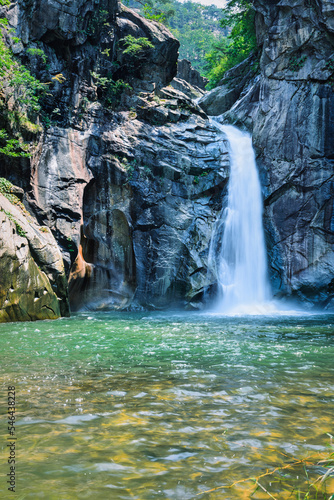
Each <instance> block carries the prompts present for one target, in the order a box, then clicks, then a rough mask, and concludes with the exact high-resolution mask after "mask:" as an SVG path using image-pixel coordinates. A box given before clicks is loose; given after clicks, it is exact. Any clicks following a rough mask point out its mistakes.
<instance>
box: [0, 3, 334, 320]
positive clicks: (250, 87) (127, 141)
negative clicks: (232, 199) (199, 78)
mask: <svg viewBox="0 0 334 500" xmlns="http://www.w3.org/2000/svg"><path fill="white" fill-rule="evenodd" d="M254 8H255V9H256V26H257V37H258V43H259V46H260V53H261V57H260V61H257V59H256V56H255V55H252V56H251V57H250V58H249V59H248V60H247V61H245V62H243V63H241V65H239V66H237V67H236V68H234V69H232V70H231V71H230V72H229V73H228V74H226V75H225V77H224V79H223V81H222V82H221V85H220V86H219V87H218V88H217V89H215V90H214V91H212V92H211V93H209V94H207V95H206V96H204V97H203V98H202V99H201V101H200V102H201V106H202V108H203V109H204V110H205V111H206V112H208V113H209V114H213V115H221V114H222V113H223V115H222V118H221V119H222V120H225V121H230V122H234V123H236V124H239V125H240V126H242V127H246V128H248V129H250V130H251V131H252V133H253V138H254V145H255V148H256V152H257V159H258V165H259V168H260V172H261V178H262V184H263V190H264V198H265V227H266V237H267V247H268V251H269V262H270V271H271V281H272V284H273V289H274V292H275V294H276V295H278V296H280V295H281V296H284V295H287V296H291V295H292V296H296V297H298V298H300V299H301V300H303V301H308V302H309V303H310V304H317V305H321V306H322V307H331V305H332V302H331V301H332V297H333V293H334V285H333V270H334V259H333V253H332V244H333V238H334V222H333V214H332V213H333V180H332V178H333V158H334V154H333V153H334V152H333V144H332V141H331V137H332V136H333V126H334V125H333V78H334V76H333V74H334V62H333V60H334V59H333V43H334V42H333V30H334V8H333V5H332V2H330V1H325V0H324V1H320V0H299V1H298V0H290V1H286V0H281V1H278V0H277V1H275V0H273V1H271V2H262V1H260V0H254ZM0 16H6V17H7V19H8V20H9V28H11V29H7V31H6V34H5V40H6V44H7V45H10V46H11V47H12V50H13V52H15V54H16V55H17V58H18V60H20V61H21V62H22V63H24V64H26V65H27V66H28V67H29V68H30V70H31V71H32V72H33V73H34V75H35V76H36V77H38V78H39V80H41V81H42V82H44V83H45V85H47V88H48V92H47V93H45V95H44V97H43V99H42V100H41V106H42V108H41V111H40V113H39V116H38V117H37V118H36V121H37V124H38V127H39V128H36V130H40V129H42V132H36V130H35V131H34V133H32V132H31V131H28V132H25V134H26V136H25V137H28V139H29V140H34V141H35V145H34V147H33V154H32V156H31V157H30V158H19V159H15V158H10V159H8V158H6V157H4V156H3V155H2V157H1V162H0V175H1V176H3V177H5V178H7V179H10V180H11V181H12V182H13V183H14V184H16V185H17V186H19V188H17V189H21V190H23V191H22V193H23V194H22V201H23V203H24V207H23V208H24V210H26V211H27V214H26V213H25V212H24V211H23V212H22V213H21V212H20V210H21V211H22V210H23V209H22V207H21V208H17V207H16V206H14V207H9V206H8V203H9V204H10V202H9V200H8V199H3V197H1V201H2V203H4V204H5V205H6V206H5V205H3V207H4V208H3V210H2V211H1V212H0V216H1V224H2V227H3V232H2V233H1V236H0V238H1V245H2V246H1V252H2V256H3V257H2V259H1V260H2V262H3V263H4V267H2V268H1V274H0V276H1V284H0V300H1V303H0V307H2V309H1V315H2V316H0V318H1V320H2V321H9V320H22V319H39V318H43V317H49V318H53V317H57V316H59V315H60V314H63V315H64V314H67V313H68V298H67V294H68V293H69V298H70V303H71V308H72V310H77V309H81V308H83V307H94V308H102V307H114V308H124V307H129V306H131V307H153V308H163V307H168V306H171V305H182V306H188V307H189V305H192V306H194V307H198V306H200V303H201V301H202V298H203V292H204V290H210V289H214V286H215V281H216V278H215V276H212V275H211V274H210V272H208V269H207V267H208V266H207V261H208V252H209V246H210V238H211V234H212V228H213V225H214V223H215V221H216V220H217V218H218V215H219V213H220V211H221V209H222V207H223V206H224V204H225V203H226V196H225V194H226V184H227V179H228V175H229V160H228V153H227V145H226V141H225V139H224V137H223V136H222V134H221V132H219V130H217V129H216V128H215V127H214V126H213V125H212V123H211V122H210V120H209V119H208V118H207V116H206V114H205V112H204V111H203V109H201V108H200V107H199V106H198V105H197V104H195V103H194V102H193V101H192V100H191V99H190V98H189V97H188V96H187V95H186V94H185V93H183V92H182V90H180V87H178V88H173V87H172V86H171V85H170V83H171V81H172V79H173V78H174V77H175V75H176V62H177V51H178V41H177V40H176V39H175V38H174V37H173V36H172V35H171V33H169V31H168V30H167V29H166V28H165V27H163V26H162V25H160V24H158V23H154V22H149V21H147V20H145V19H143V18H142V17H140V16H139V15H137V14H136V13H135V12H133V11H131V10H130V9H127V8H126V7H124V6H122V5H121V4H120V3H118V2H117V1H116V0H76V1H71V2H69V1H67V0H58V1H57V2H56V1H54V0H31V1H30V2H29V4H28V3H27V2H24V1H20V0H19V1H17V2H13V3H11V4H10V5H9V6H8V5H5V6H2V7H0ZM13 30H15V34H16V35H17V37H18V38H16V39H14V38H13V35H12V34H13V32H14V31H13ZM18 39H19V40H18ZM174 85H175V84H174ZM175 86H176V87H177V85H175ZM184 90H185V91H187V92H188V90H189V89H188V90H187V89H186V88H184ZM6 92H8V88H7V90H6ZM191 92H192V90H191V89H190V94H188V95H191ZM8 102H9V104H10V100H9V101H8ZM0 122H1V120H0ZM0 125H1V126H2V123H0ZM29 134H30V136H29ZM14 212H15V213H14ZM1 214H2V215H1ZM8 214H10V215H8ZM18 227H20V228H21V230H20V231H18ZM37 235H38V237H37ZM55 241H56V242H57V246H58V248H56V247H55ZM46 249H47V254H48V255H49V257H47V256H46V253H45V251H46ZM43 252H44V253H43ZM60 253H61V256H60ZM42 254H43V255H42ZM62 262H63V263H64V269H65V273H66V279H65V274H64V270H63V267H62V266H63V264H62ZM67 283H68V284H69V290H67ZM8 290H9V291H8ZM15 290H17V292H15ZM18 291H19V292H20V293H18ZM14 292H15V293H14ZM18 297H21V299H18Z"/></svg>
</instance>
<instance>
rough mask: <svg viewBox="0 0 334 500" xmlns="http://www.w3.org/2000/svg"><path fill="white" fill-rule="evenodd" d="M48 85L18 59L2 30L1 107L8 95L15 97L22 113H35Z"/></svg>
mask: <svg viewBox="0 0 334 500" xmlns="http://www.w3.org/2000/svg"><path fill="white" fill-rule="evenodd" d="M46 87H47V85H46V84H44V83H41V82H40V81H39V80H38V79H37V78H35V77H34V76H33V75H32V74H31V73H30V71H29V70H28V69H27V68H26V67H25V66H23V64H21V63H20V62H18V61H17V60H16V58H15V57H14V55H13V53H12V51H11V50H10V49H9V48H8V47H7V46H6V45H5V42H4V37H3V34H2V33H1V32H0V94H1V102H0V107H2V106H3V105H5V101H6V97H7V99H10V98H13V99H14V102H15V108H16V110H18V108H21V113H26V114H27V115H28V114H31V113H32V114H34V115H35V114H36V113H38V112H39V111H40V104H39V98H40V96H41V95H42V94H44V93H45V91H46Z"/></svg>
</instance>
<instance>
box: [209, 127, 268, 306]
mask: <svg viewBox="0 0 334 500" xmlns="http://www.w3.org/2000/svg"><path fill="white" fill-rule="evenodd" d="M213 124H214V125H215V126H216V127H217V128H219V129H220V130H221V131H222V132H223V133H224V134H225V135H226V137H227V139H228V142H229V149H230V151H229V153H230V164H231V171H230V179H229V184H228V201H227V207H226V208H225V209H224V210H223V212H222V215H221V217H220V219H219V220H218V222H217V224H216V228H215V231H214V234H213V237H212V240H211V248H210V255H209V260H211V265H212V264H213V263H214V265H215V272H216V274H217V279H218V286H219V297H218V303H217V309H218V310H219V312H221V313H227V314H229V313H232V314H235V313H236V314H238V313H240V314H244V313H246V314H259V313H260V314H261V313H263V312H268V307H267V305H269V304H268V303H269V301H270V298H271V296H270V286H269V281H268V277H267V257H266V248H265V241H264V231H263V223H262V196H261V185H260V179H259V175H258V171H257V167H256V162H255V154H254V150H253V147H252V138H251V136H250V135H249V134H248V133H245V132H242V131H240V130H239V129H237V128H236V127H233V126H231V125H221V124H220V123H219V122H216V121H213ZM212 261H214V262H212ZM209 264H210V262H209Z"/></svg>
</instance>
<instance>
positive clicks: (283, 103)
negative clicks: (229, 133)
mask: <svg viewBox="0 0 334 500" xmlns="http://www.w3.org/2000/svg"><path fill="white" fill-rule="evenodd" d="M254 7H255V9H256V12H257V13H256V24H257V37H258V41H259V43H260V44H261V57H260V72H259V74H258V75H257V76H255V77H254V78H253V79H250V80H249V81H248V82H246V83H245V86H244V87H243V89H242V91H241V94H240V96H238V97H236V98H235V102H234V103H233V105H231V107H230V109H229V110H227V109H225V107H227V106H228V105H230V104H232V103H231V102H228V103H227V97H228V96H227V94H226V93H225V90H224V86H222V87H219V88H217V89H215V91H213V93H212V95H211V96H210V95H208V96H205V97H204V98H203V99H202V100H203V102H204V101H205V102H206V104H205V105H203V109H205V110H206V111H207V112H211V113H212V114H218V113H215V112H214V109H213V107H214V106H215V107H216V108H215V109H216V110H219V111H222V112H225V114H224V115H223V119H225V120H227V121H230V122H233V123H235V124H237V125H239V126H242V127H246V128H248V129H249V130H251V131H252V133H253V143H254V146H255V148H256V152H257V158H258V165H259V168H260V171H261V176H262V183H263V186H264V198H265V226H266V233H267V245H268V248H269V259H268V260H269V263H270V271H271V279H272V283H273V287H274V291H275V293H276V294H277V295H278V296H280V295H292V296H295V297H297V298H299V299H300V300H302V301H303V302H304V303H308V304H309V305H310V306H312V305H313V304H316V305H317V306H321V307H327V306H328V307H330V306H331V301H332V296H333V281H332V280H333V277H334V259H333V238H334V232H333V231H334V225H333V199H334V197H333V173H334V172H333V158H334V154H333V153H334V151H333V141H332V137H333V132H334V130H333V126H334V121H333V117H334V113H333V112H334V93H333V81H334V80H333V79H334V64H332V59H333V37H332V33H333V20H334V11H333V8H332V7H333V5H332V2H329V1H321V2H316V1H308V2H306V1H303V0H300V1H294V2H292V1H280V2H278V1H274V2H270V3H268V2H262V1H258V0H256V1H254ZM231 71H232V73H233V70H231ZM231 85H232V86H233V82H232V83H231ZM236 86H238V82H237V85H236ZM214 93H215V95H214ZM219 95H221V97H219ZM214 97H216V99H214ZM234 97H235V96H233V100H234Z"/></svg>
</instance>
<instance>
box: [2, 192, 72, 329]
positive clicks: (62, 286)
mask: <svg viewBox="0 0 334 500" xmlns="http://www.w3.org/2000/svg"><path fill="white" fill-rule="evenodd" d="M0 228H1V239H0V322H6V321H31V320H36V319H55V318H59V317H60V316H67V315H68V314H69V303H68V293H67V280H66V276H65V270H64V265H63V259H62V256H61V253H60V251H59V248H58V246H57V243H56V241H55V239H54V237H53V236H52V234H51V232H50V230H49V229H48V228H47V227H45V226H44V227H41V226H39V225H38V224H37V222H36V220H34V219H33V218H32V216H31V215H29V214H28V213H25V212H24V211H23V210H22V209H21V208H20V207H18V206H15V205H13V204H12V203H11V202H10V201H9V200H7V198H6V197H5V196H3V195H2V194H0Z"/></svg>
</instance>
